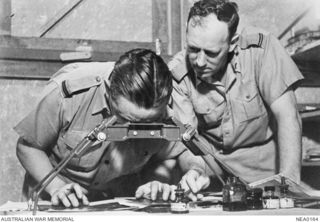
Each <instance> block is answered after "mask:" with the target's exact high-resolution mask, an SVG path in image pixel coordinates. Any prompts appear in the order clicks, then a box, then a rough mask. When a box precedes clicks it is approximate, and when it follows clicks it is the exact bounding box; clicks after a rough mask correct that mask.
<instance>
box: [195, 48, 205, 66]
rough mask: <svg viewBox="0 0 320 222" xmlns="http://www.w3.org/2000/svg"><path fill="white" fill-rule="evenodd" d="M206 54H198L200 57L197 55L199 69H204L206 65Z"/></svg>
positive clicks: (200, 52)
mask: <svg viewBox="0 0 320 222" xmlns="http://www.w3.org/2000/svg"><path fill="white" fill-rule="evenodd" d="M206 59H207V58H206V54H205V53H204V51H203V50H201V51H199V52H198V55H197V60H196V65H197V66H198V67H203V66H205V65H206Z"/></svg>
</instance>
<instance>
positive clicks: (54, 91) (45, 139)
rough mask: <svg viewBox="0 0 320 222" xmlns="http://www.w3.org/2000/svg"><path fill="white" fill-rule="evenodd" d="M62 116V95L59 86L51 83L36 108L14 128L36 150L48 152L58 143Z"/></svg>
mask: <svg viewBox="0 0 320 222" xmlns="http://www.w3.org/2000/svg"><path fill="white" fill-rule="evenodd" d="M61 116H62V94H61V92H60V90H59V88H58V86H57V84H56V83H54V82H50V83H49V84H48V85H47V86H46V87H45V89H44V91H43V92H42V94H41V96H40V98H39V100H38V102H37V104H36V106H35V108H34V109H33V110H32V111H31V112H30V113H29V114H28V115H27V116H26V117H25V118H24V119H22V121H21V122H19V123H18V124H17V125H16V126H15V127H14V130H15V131H16V132H17V133H18V134H19V136H20V137H21V138H23V139H24V140H25V141H26V142H27V143H29V144H30V145H31V146H33V147H34V148H37V149H41V150H47V149H50V148H52V147H53V146H54V145H55V143H56V141H57V138H58V135H59V129H60V126H61V119H62V118H61Z"/></svg>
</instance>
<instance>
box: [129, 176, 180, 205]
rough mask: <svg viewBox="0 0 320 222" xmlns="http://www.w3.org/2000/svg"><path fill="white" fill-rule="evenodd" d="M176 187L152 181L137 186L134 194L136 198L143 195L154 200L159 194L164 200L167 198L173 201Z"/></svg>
mask: <svg viewBox="0 0 320 222" xmlns="http://www.w3.org/2000/svg"><path fill="white" fill-rule="evenodd" d="M176 188H177V187H176V186H174V185H169V184H166V183H161V182H159V181H152V182H149V183H146V184H144V185H142V186H140V187H138V189H137V191H136V195H135V196H136V198H142V197H143V198H146V199H151V200H156V199H157V198H158V197H159V196H160V197H162V199H163V200H164V201H167V200H168V199H169V198H170V200H172V201H173V200H175V199H176V196H175V192H174V190H175V189H176Z"/></svg>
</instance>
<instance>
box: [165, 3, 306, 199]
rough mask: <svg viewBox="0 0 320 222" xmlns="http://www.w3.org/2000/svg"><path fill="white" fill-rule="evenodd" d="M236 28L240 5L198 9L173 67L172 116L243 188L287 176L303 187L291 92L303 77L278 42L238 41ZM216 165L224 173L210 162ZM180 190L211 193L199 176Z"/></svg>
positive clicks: (248, 31)
mask: <svg viewBox="0 0 320 222" xmlns="http://www.w3.org/2000/svg"><path fill="white" fill-rule="evenodd" d="M238 23H239V15H238V7H237V4H236V3H233V2H229V1H227V0H201V1H198V2H196V3H195V4H194V5H193V7H192V8H191V10H190V13H189V16H188V24H187V34H186V41H187V49H186V50H184V51H182V52H180V53H178V54H177V55H176V56H175V57H174V58H173V59H172V61H171V62H170V63H169V67H170V69H171V71H172V73H173V76H174V80H175V81H174V90H173V110H174V113H175V116H176V117H177V118H178V119H179V120H180V121H181V122H182V123H184V124H191V125H192V126H194V127H195V128H197V129H198V132H199V133H200V135H201V136H202V137H203V138H204V139H205V140H206V142H207V143H208V145H209V146H211V152H213V153H215V154H216V156H217V157H218V158H219V159H220V160H221V161H222V162H223V163H224V164H225V165H226V166H228V167H229V168H230V169H232V171H233V172H234V173H235V174H236V175H238V176H240V177H241V178H242V179H243V180H244V181H246V182H248V183H250V182H253V181H257V180H260V179H263V178H266V177H269V176H272V175H274V174H277V173H282V174H283V175H285V176H286V177H289V178H291V179H292V180H294V181H295V182H298V183H299V182H300V167H301V143H302V141H301V119H300V116H299V113H298V111H297V107H296V98H295V94H294V90H295V88H296V83H297V82H298V81H299V80H301V79H302V78H303V77H302V75H301V73H300V72H299V70H298V68H297V67H296V65H295V64H294V62H293V61H292V59H291V58H290V56H289V55H288V54H287V53H286V51H285V49H284V48H283V47H282V46H281V44H280V43H279V41H278V40H277V39H276V38H275V37H273V36H272V35H271V34H270V33H267V32H265V31H263V30H260V29H257V28H249V27H247V28H244V29H243V30H242V32H241V33H240V34H237V32H236V30H237V26H238ZM212 164H213V165H216V167H215V169H216V172H218V173H219V174H224V169H223V168H221V166H220V165H219V164H217V163H216V162H215V160H214V159H213V158H212ZM208 174H210V173H209V172H208ZM211 174H212V172H211ZM182 185H183V187H184V188H185V189H191V190H192V191H193V192H194V193H197V192H198V191H199V190H200V189H202V188H205V187H207V186H208V184H206V183H199V181H198V180H197V175H196V174H195V175H194V176H193V177H184V178H183V179H182Z"/></svg>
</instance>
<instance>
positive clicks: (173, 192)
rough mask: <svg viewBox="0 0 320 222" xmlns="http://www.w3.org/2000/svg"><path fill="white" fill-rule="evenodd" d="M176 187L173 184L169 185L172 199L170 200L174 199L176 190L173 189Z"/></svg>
mask: <svg viewBox="0 0 320 222" xmlns="http://www.w3.org/2000/svg"><path fill="white" fill-rule="evenodd" d="M176 189H177V187H176V186H175V185H171V186H170V192H171V194H170V200H172V201H174V200H175V199H176V191H175V190H176Z"/></svg>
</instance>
